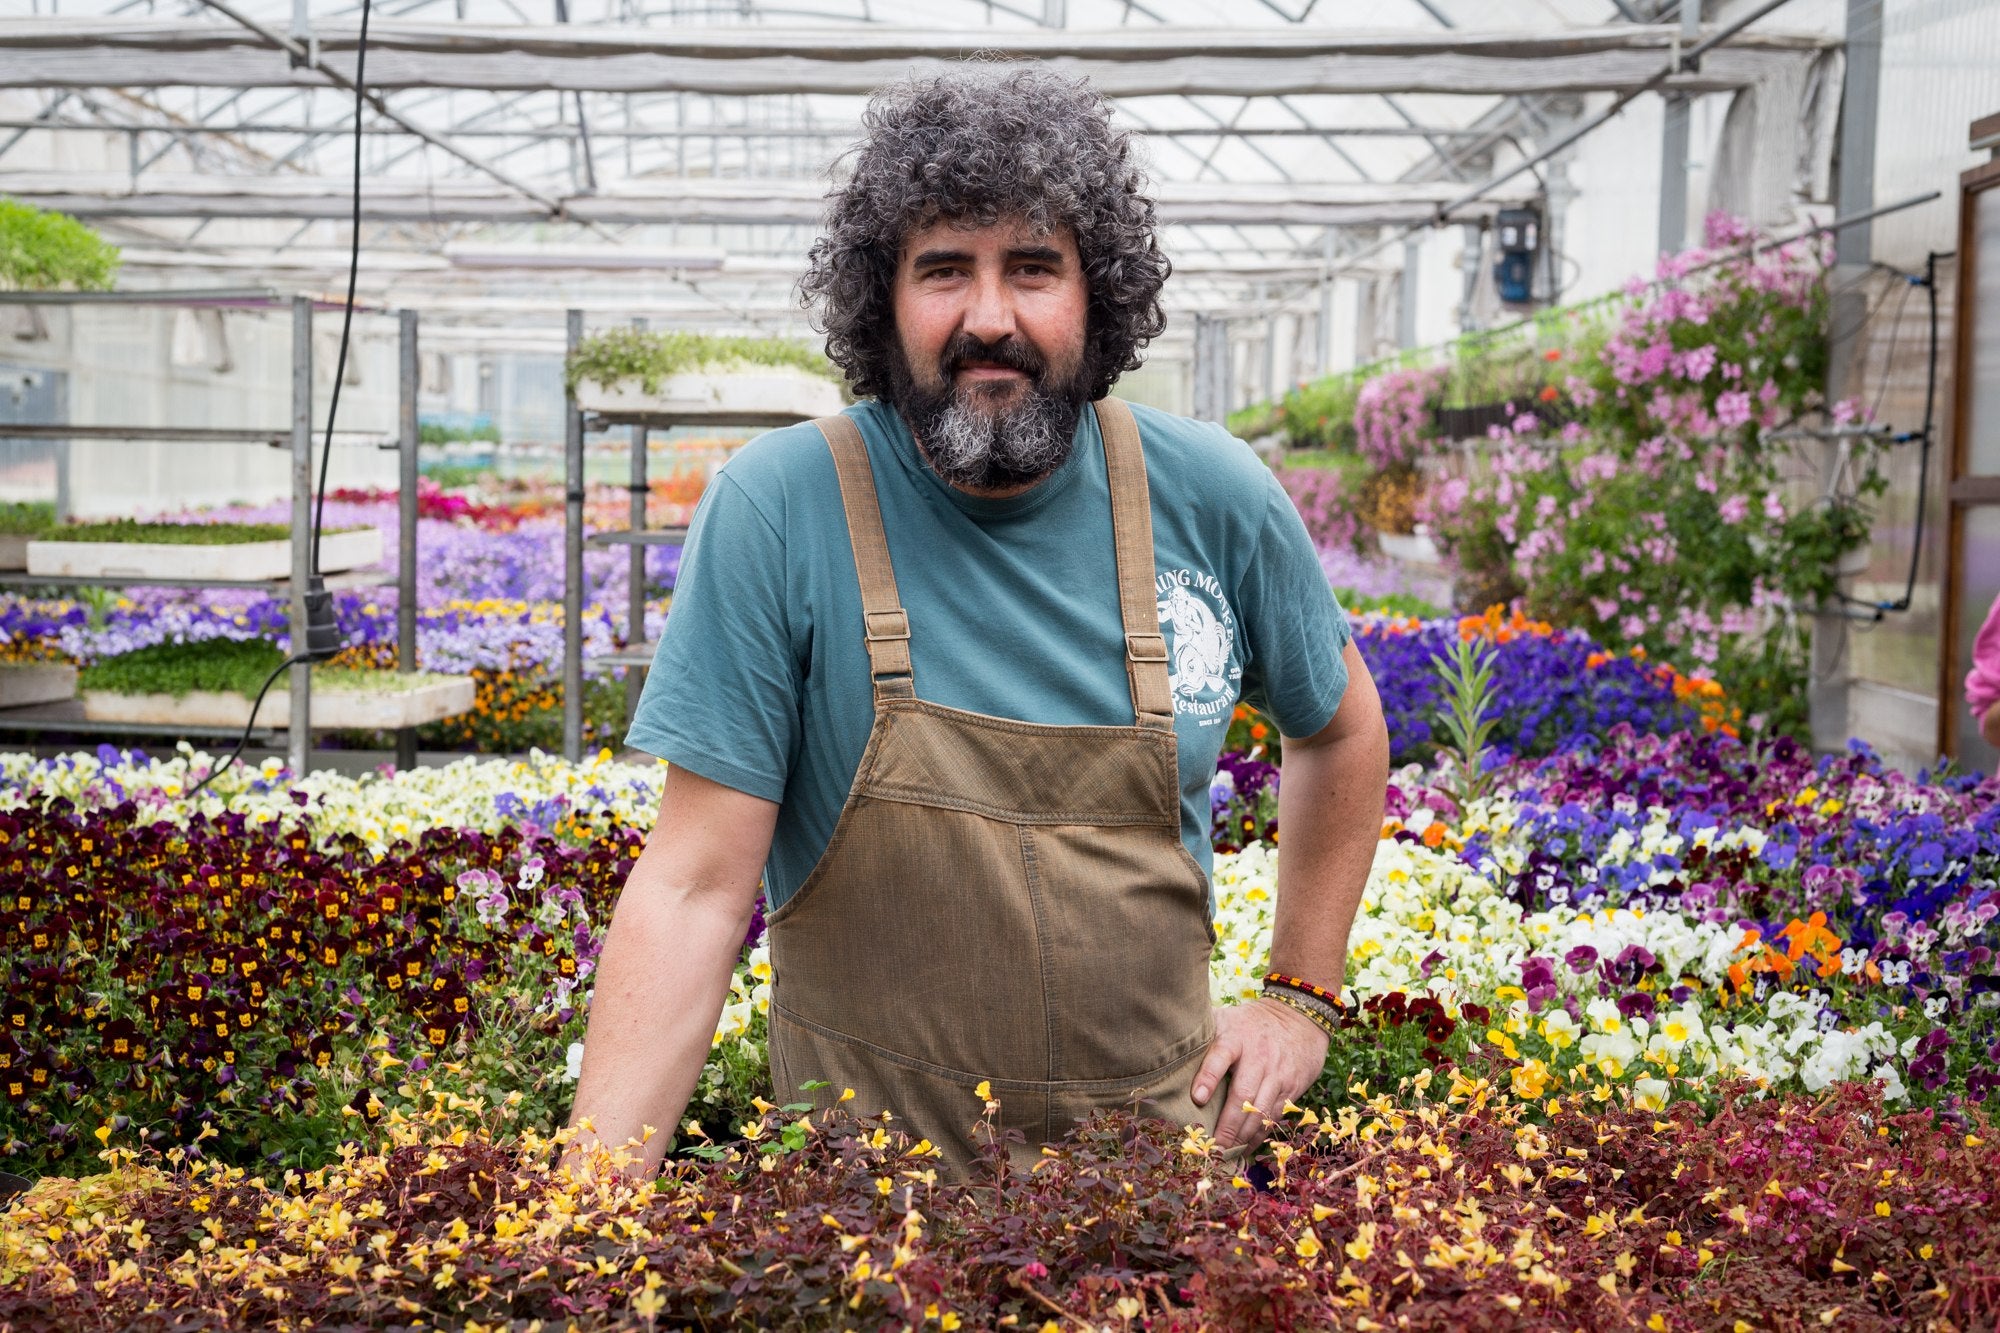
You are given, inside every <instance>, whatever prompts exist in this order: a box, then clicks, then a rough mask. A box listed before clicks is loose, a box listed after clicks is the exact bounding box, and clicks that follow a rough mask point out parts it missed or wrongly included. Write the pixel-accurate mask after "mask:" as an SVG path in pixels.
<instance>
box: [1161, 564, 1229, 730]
mask: <svg viewBox="0 0 2000 1333" xmlns="http://www.w3.org/2000/svg"><path fill="white" fill-rule="evenodd" d="M1154 591H1155V594H1156V595H1157V597H1158V598H1159V614H1160V625H1161V627H1162V628H1163V630H1164V632H1165V637H1166V640H1167V670H1168V674H1169V676H1170V677H1171V679H1172V681H1173V691H1174V711H1175V712H1176V713H1181V714H1187V715H1190V716H1193V717H1197V718H1199V719H1201V725H1202V726H1205V727H1207V726H1219V725H1221V724H1223V723H1225V722H1227V721H1228V720H1229V714H1230V710H1231V709H1232V708H1233V707H1234V706H1235V703H1236V695H1237V683H1238V682H1239V681H1241V680H1242V678H1243V669H1242V668H1241V667H1239V666H1236V665H1234V664H1233V663H1232V662H1231V658H1232V657H1233V656H1234V652H1235V648H1236V613H1235V612H1234V611H1233V610H1231V609H1230V606H1229V599H1228V598H1227V597H1224V596H1223V595H1222V585H1221V584H1219V583H1217V582H1216V581H1215V577H1214V576H1213V575H1211V574H1207V573H1196V572H1194V571H1192V570H1186V569H1172V570H1167V571H1166V572H1164V573H1162V574H1160V575H1159V577H1158V578H1157V579H1156V580H1155V583H1154Z"/></svg>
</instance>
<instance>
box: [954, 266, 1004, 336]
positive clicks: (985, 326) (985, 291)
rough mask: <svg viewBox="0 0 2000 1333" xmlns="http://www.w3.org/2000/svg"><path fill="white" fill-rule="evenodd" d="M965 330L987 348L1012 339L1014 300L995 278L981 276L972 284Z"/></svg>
mask: <svg viewBox="0 0 2000 1333" xmlns="http://www.w3.org/2000/svg"><path fill="white" fill-rule="evenodd" d="M964 329H965V332H967V333H969V334H971V335H972V336H973V337H975V338H977V339H979V341H981V342H983V343H985V344H987V345H988V346H989V347H990V346H992V345H993V344H994V343H997V342H999V341H1000V340H1001V339H1002V338H1006V337H1011V336H1012V335H1013V333H1014V298H1013V294H1012V293H1011V292H1009V291H1008V290H1007V284H1006V283H1005V282H1004V281H1002V280H1001V278H1000V276H999V275H998V274H990V275H986V274H982V275H980V276H979V277H978V278H977V279H976V280H975V281H974V282H973V284H972V291H971V293H970V295H969V297H968V299H967V302H966V307H965V319H964Z"/></svg>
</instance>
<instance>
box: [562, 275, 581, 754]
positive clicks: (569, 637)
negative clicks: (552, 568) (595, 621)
mask: <svg viewBox="0 0 2000 1333" xmlns="http://www.w3.org/2000/svg"><path fill="white" fill-rule="evenodd" d="M568 325H569V327H568V347H569V350H570V351H571V352H575V351H576V348H577V344H579V343H581V342H582V341H583V312H582V311H581V310H572V311H570V312H569V321H568ZM562 687H563V718H562V746H563V758H565V759H567V760H569V761H570V762H571V763H575V762H576V761H577V760H579V759H581V758H583V413H582V412H581V411H580V410H579V409H578V407H577V405H576V395H575V394H568V395H566V396H565V397H564V399H563V663H562Z"/></svg>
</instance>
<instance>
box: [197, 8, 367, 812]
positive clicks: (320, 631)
mask: <svg viewBox="0 0 2000 1333" xmlns="http://www.w3.org/2000/svg"><path fill="white" fill-rule="evenodd" d="M373 7H374V4H373V0H361V35H360V38H359V40H358V41H357V42H356V44H355V49H354V191H353V199H354V209H353V231H352V233H351V234H350V235H349V237H348V247H347V308H346V310H345V311H344V312H342V315H341V319H340V354H339V355H338V356H337V357H336V358H335V360H334V367H333V393H332V396H331V398H330V399H329V400H328V402H327V409H326V438H325V440H324V441H323V442H322V444H321V446H320V454H319V496H318V499H317V500H316V502H315V504H314V508H313V519H312V559H311V566H310V573H309V574H308V577H307V579H306V591H305V603H306V624H305V626H304V629H305V643H304V644H298V643H294V644H293V645H292V655H291V656H290V657H287V658H286V659H285V660H284V661H282V662H280V663H279V664H278V666H277V669H276V670H274V671H272V672H271V674H270V675H268V676H266V677H265V678H264V684H263V685H262V686H261V687H260V688H259V689H258V691H257V697H256V699H255V700H253V701H252V702H251V704H250V720H249V721H248V722H245V723H244V724H243V734H242V735H240V736H238V737H237V738H236V748H235V749H233V750H231V751H230V752H229V756H228V757H227V758H226V759H224V760H223V761H222V762H221V763H220V764H218V765H216V766H215V767H214V768H213V769H211V770H210V771H209V774H208V776H207V777H205V778H203V779H202V780H201V781H200V782H198V783H196V784H195V786H194V788H193V789H192V790H190V791H189V792H188V794H187V799H189V800H190V801H191V800H193V799H194V798H195V797H196V796H198V795H200V794H201V791H202V789H203V788H204V787H206V786H208V784H209V783H211V782H213V781H215V780H216V779H217V778H219V777H221V776H222V775H223V773H225V772H226V771H228V769H229V768H230V766H231V765H233V764H234V763H235V762H236V760H237V758H238V757H239V756H241V755H242V753H243V748H244V747H245V746H246V745H248V744H249V743H250V733H251V732H253V731H255V730H256V729H257V710H258V709H259V708H261V707H262V706H263V703H264V696H265V695H266V694H268V693H269V692H270V689H271V685H272V683H273V682H275V681H276V680H277V679H278V677H279V676H281V675H283V674H284V673H285V671H286V670H287V669H288V668H290V667H293V666H297V665H300V664H307V665H310V664H311V663H313V662H323V661H325V660H326V659H328V658H330V657H332V656H333V655H334V654H335V653H337V652H339V651H340V648H341V642H340V627H339V625H338V624H337V623H336V621H335V620H334V615H333V596H332V594H331V593H329V592H327V590H326V584H325V580H324V579H323V578H322V577H321V575H320V567H319V548H320V536H321V534H322V533H324V532H325V531H326V487H327V472H328V468H329V466H330V465H331V464H332V462H333V425H334V422H335V421H336V420H337V419H338V418H339V416H340V386H341V382H342V381H343V380H345V379H346V378H347V349H348V345H349V342H350V340H351V339H352V337H353V332H354V292H355V287H356V285H357V282H358V280H359V278H360V275H361V145H362V137H361V119H362V115H363V113H364V112H365V111H366V110H367V87H368V85H367V82H366V74H367V67H368V15H369V12H370V11H371V10H372V9H373ZM295 628H297V627H296V626H295ZM306 722H307V719H305V718H303V717H294V718H292V719H290V725H291V726H294V727H303V726H305V725H306Z"/></svg>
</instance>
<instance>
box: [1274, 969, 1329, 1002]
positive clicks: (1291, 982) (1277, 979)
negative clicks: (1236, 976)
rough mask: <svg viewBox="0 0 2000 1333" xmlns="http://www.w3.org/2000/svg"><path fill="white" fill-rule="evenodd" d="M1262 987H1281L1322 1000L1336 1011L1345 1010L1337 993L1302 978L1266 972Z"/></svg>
mask: <svg viewBox="0 0 2000 1333" xmlns="http://www.w3.org/2000/svg"><path fill="white" fill-rule="evenodd" d="M1264 986H1265V988H1266V989H1269V988H1270V987H1272V986H1283V987H1284V988H1285V989H1286V990H1295V991H1299V992H1302V993H1304V994H1306V995H1310V996H1312V997H1313V998H1314V999H1318V1000H1324V1001H1326V1002H1327V1003H1328V1004H1330V1005H1332V1006H1333V1007H1334V1008H1336V1009H1345V1008H1346V1007H1347V1006H1346V1005H1344V1004H1342V1003H1341V1002H1340V995H1339V994H1338V993H1337V992H1335V991H1330V990H1327V989H1326V988H1325V987H1323V986H1315V985H1313V984H1312V983H1311V982H1310V981H1307V980H1306V979H1305V978H1304V977H1288V976H1286V975H1285V974H1284V973H1282V972H1266V973H1265V974H1264Z"/></svg>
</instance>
